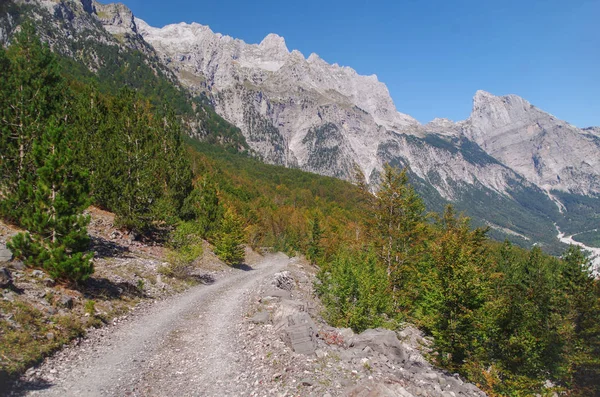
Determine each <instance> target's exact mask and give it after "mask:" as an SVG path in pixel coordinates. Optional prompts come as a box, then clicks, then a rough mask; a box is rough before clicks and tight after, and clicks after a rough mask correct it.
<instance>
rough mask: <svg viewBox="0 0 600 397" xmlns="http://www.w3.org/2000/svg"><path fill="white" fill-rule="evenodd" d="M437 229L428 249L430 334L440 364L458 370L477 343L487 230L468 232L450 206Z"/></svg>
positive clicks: (483, 287) (466, 219)
mask: <svg viewBox="0 0 600 397" xmlns="http://www.w3.org/2000/svg"><path fill="white" fill-rule="evenodd" d="M436 229H437V232H438V235H437V236H436V238H435V240H434V241H433V242H432V246H431V249H432V261H433V266H435V268H436V272H437V283H438V291H436V297H437V298H438V305H439V306H438V307H437V311H436V313H435V315H434V321H433V323H432V333H433V335H434V337H435V344H436V347H437V349H438V351H439V352H440V353H441V354H440V361H441V363H443V364H444V365H447V366H450V367H451V368H459V367H460V366H461V365H463V364H464V362H465V360H466V359H467V358H469V357H470V356H471V355H472V354H473V353H474V352H475V349H476V347H477V341H478V340H479V339H480V335H479V329H480V326H479V321H480V320H479V310H480V308H481V307H482V306H483V304H484V302H485V296H486V281H485V277H484V275H485V269H486V268H487V264H486V254H485V252H484V246H483V241H484V239H485V233H486V230H485V229H475V230H471V229H470V227H469V220H468V218H457V217H456V214H455V212H454V209H453V208H452V206H450V205H449V206H448V207H447V208H446V210H445V212H444V214H443V217H442V218H441V219H439V220H438V222H437V225H436Z"/></svg>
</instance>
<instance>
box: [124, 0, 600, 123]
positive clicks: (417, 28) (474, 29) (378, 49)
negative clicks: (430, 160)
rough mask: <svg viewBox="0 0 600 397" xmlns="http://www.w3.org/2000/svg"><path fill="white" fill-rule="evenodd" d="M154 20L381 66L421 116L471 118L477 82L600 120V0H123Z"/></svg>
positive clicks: (367, 70) (371, 68) (556, 110)
mask: <svg viewBox="0 0 600 397" xmlns="http://www.w3.org/2000/svg"><path fill="white" fill-rule="evenodd" d="M121 1H123V2H124V3H125V4H126V5H127V6H129V7H130V8H131V9H132V10H133V12H134V14H135V15H136V16H138V17H140V18H142V19H144V20H145V21H146V22H148V23H149V24H150V25H153V26H163V25H166V24H169V23H177V22H181V21H185V22H198V23H201V24H203V25H209V26H210V27H211V29H212V30H213V31H215V32H219V33H223V34H227V35H230V36H233V37H236V38H240V39H242V40H244V41H246V42H248V43H259V42H260V41H261V40H262V38H263V37H264V36H266V35H267V34H268V33H277V34H279V35H281V36H283V37H285V39H286V43H287V46H288V48H289V49H290V50H292V49H298V50H300V51H301V52H302V53H303V54H304V55H305V56H308V55H309V54H310V53H311V52H316V53H318V54H319V55H320V56H321V57H322V58H323V59H325V60H326V61H327V62H329V63H334V62H335V63H338V64H340V65H345V66H351V67H353V68H354V69H356V70H357V71H358V72H359V73H360V74H376V75H377V76H378V77H379V80H380V81H383V82H384V83H385V84H386V85H387V86H388V88H389V90H390V93H391V95H392V98H393V99H394V102H395V104H396V107H397V108H398V110H399V111H401V112H403V113H408V114H410V115H411V116H413V117H415V118H417V119H418V120H419V121H421V122H427V121H430V120H431V119H433V118H434V117H446V118H450V119H452V120H455V121H456V120H462V119H465V118H467V117H468V116H469V113H470V111H471V101H472V97H473V95H474V94H475V91H476V90H478V89H483V90H486V91H489V92H491V93H493V94H495V95H505V94H517V95H520V96H522V97H524V98H525V99H527V100H529V101H530V102H531V103H533V104H534V105H536V106H537V107H539V108H541V109H543V110H545V111H547V112H549V113H552V114H554V115H555V116H557V117H559V118H561V119H564V120H566V121H568V122H570V123H572V124H574V125H577V126H579V127H587V126H591V125H600V28H599V26H600V25H599V21H600V0H519V1H517V0H499V1H490V0H478V1H472V0H404V1H400V0H397V1H391V0H388V1H377V0H371V1H366V0H346V1H342V0H303V1H287V2H286V1H281V0H278V1H275V0H265V1H248V0H231V1H227V0H218V1H211V2H205V1H192V0H170V1H169V2H165V1H159V0H121Z"/></svg>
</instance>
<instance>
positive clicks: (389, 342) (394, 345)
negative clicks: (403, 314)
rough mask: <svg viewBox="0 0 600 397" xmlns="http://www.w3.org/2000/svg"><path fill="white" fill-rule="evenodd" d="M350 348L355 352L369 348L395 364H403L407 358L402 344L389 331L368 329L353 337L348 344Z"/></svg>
mask: <svg viewBox="0 0 600 397" xmlns="http://www.w3.org/2000/svg"><path fill="white" fill-rule="evenodd" d="M350 347H351V348H354V349H357V350H364V349H365V348H367V347H369V348H370V349H371V350H373V351H376V352H378V353H381V354H383V355H384V356H386V357H387V358H388V359H389V360H390V361H392V362H395V363H404V362H406V358H407V355H406V351H405V349H404V347H403V346H402V342H400V341H399V340H398V337H397V336H396V333H395V332H394V331H390V330H389V329H383V328H376V329H368V330H366V331H364V332H362V333H361V334H359V335H356V336H354V337H353V338H352V341H351V342H350Z"/></svg>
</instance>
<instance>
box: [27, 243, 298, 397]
mask: <svg viewBox="0 0 600 397" xmlns="http://www.w3.org/2000/svg"><path fill="white" fill-rule="evenodd" d="M288 262H289V258H288V257H286V256H285V255H283V254H272V255H268V256H266V257H265V258H264V260H263V261H261V262H260V263H258V264H257V265H255V266H254V267H253V268H245V269H236V270H235V271H234V272H233V273H232V274H231V276H229V277H226V278H224V279H221V280H219V281H217V282H215V283H214V284H212V285H208V286H206V285H201V286H197V287H194V288H192V289H190V290H188V291H187V292H185V293H183V294H180V295H177V296H173V297H171V298H169V299H167V300H165V301H162V302H160V303H157V304H156V305H154V306H152V307H151V308H150V309H149V310H148V311H147V312H146V313H144V314H143V315H140V316H135V317H134V318H133V319H131V320H130V321H126V322H124V323H123V324H120V325H118V326H116V327H112V328H111V329H110V332H107V333H106V335H104V336H103V337H101V338H98V339H97V340H95V341H93V343H83V344H82V345H81V346H76V347H70V348H68V349H71V351H69V352H62V354H58V355H57V356H56V357H55V358H53V359H51V360H49V361H47V362H46V363H45V364H44V367H46V368H45V370H46V371H50V373H51V374H54V376H53V377H52V378H53V381H52V382H49V383H47V384H37V385H36V384H31V385H28V386H27V388H26V390H23V391H22V392H20V393H19V394H18V395H27V396H61V397H63V396H177V397H183V396H225V395H227V396H231V395H243V394H245V391H246V390H247V387H248V386H249V385H247V384H246V380H245V379H244V377H243V376H241V374H243V373H244V370H245V368H244V367H245V366H246V363H244V362H243V361H241V360H240V358H239V356H238V352H239V351H240V349H241V348H242V346H241V345H240V344H239V335H237V334H236V324H238V323H239V322H240V321H242V320H243V314H244V313H243V310H244V309H243V308H244V306H245V303H246V301H247V297H248V296H249V294H250V293H251V292H252V289H253V288H254V287H255V286H256V285H257V284H258V283H259V282H260V281H261V280H263V279H265V278H266V277H269V276H270V275H272V274H274V273H276V272H278V271H281V270H282V269H284V268H285V267H286V265H287V264H288ZM53 360H55V361H56V362H53ZM48 368H52V369H51V370H48ZM56 368H58V369H56ZM53 371H54V372H53Z"/></svg>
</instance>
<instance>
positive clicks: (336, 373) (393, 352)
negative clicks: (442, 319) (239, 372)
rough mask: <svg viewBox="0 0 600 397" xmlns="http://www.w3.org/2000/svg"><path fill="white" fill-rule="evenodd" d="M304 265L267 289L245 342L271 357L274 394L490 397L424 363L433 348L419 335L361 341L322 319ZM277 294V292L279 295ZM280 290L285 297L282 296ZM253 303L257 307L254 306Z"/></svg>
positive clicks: (369, 333) (377, 333)
mask: <svg viewBox="0 0 600 397" xmlns="http://www.w3.org/2000/svg"><path fill="white" fill-rule="evenodd" d="M301 263H302V262H301V261H297V260H293V261H291V262H290V266H288V270H286V271H284V272H282V273H277V274H275V275H274V276H273V279H272V280H271V282H268V280H265V281H267V282H266V283H263V284H262V285H261V286H260V287H259V288H258V289H257V291H256V292H255V293H254V295H253V297H255V298H257V297H260V298H259V299H253V300H254V302H256V303H254V304H252V305H251V308H250V310H251V312H254V311H255V314H254V315H252V316H249V318H248V321H247V322H246V324H247V325H246V326H245V327H243V328H242V329H241V330H240V331H241V333H240V334H241V335H246V336H247V337H248V338H249V340H251V341H252V343H251V344H249V345H248V347H247V349H246V350H245V351H244V352H243V354H246V355H250V356H251V357H252V360H255V359H259V360H260V358H261V357H264V358H265V359H264V360H263V361H262V362H261V365H260V367H258V368H259V369H260V371H261V377H262V378H263V379H271V382H276V383H274V385H273V389H272V390H271V393H272V394H273V395H275V394H279V395H288V394H290V395H291V394H293V395H296V394H299V395H315V396H317V395H318V396H380V397H383V396H389V397H392V396H394V397H395V396H403V397H410V396H428V397H445V396H456V397H458V396H477V397H479V396H485V393H483V392H482V391H481V390H480V389H478V388H477V387H476V386H475V385H473V384H470V383H468V382H466V381H465V380H464V379H462V378H461V377H460V376H458V374H455V375H451V374H449V373H447V372H445V371H443V370H441V369H438V368H435V367H434V366H433V365H431V364H430V363H429V362H428V361H427V360H426V359H425V357H424V353H426V352H427V351H428V349H429V347H428V346H430V345H431V340H430V339H428V338H425V337H424V336H423V334H422V332H420V331H419V330H418V329H417V328H415V327H412V326H406V327H405V328H404V329H403V330H400V331H393V330H388V329H382V328H378V329H367V330H365V331H363V332H361V333H360V334H355V333H354V332H353V331H352V330H351V329H348V328H343V329H339V328H334V327H331V326H328V325H327V324H325V322H324V321H323V318H322V317H321V316H320V313H322V311H321V310H320V306H319V305H320V302H319V301H318V299H316V298H315V293H314V290H313V286H314V275H312V274H311V273H312V272H311V271H310V270H307V269H305V267H304V265H303V264H301ZM273 288H275V290H274V289H273ZM277 289H279V291H280V292H283V293H284V294H283V295H284V297H281V298H280V297H276V296H274V295H278V293H277ZM251 301H252V300H251Z"/></svg>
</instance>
